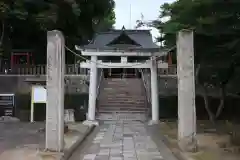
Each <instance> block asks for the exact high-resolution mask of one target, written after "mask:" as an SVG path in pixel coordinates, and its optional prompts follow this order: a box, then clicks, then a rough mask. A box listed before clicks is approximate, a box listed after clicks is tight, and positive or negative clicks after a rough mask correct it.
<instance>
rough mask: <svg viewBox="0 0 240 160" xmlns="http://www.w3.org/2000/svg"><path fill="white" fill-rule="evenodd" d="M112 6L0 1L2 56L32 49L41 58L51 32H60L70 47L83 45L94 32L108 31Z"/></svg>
mask: <svg viewBox="0 0 240 160" xmlns="http://www.w3.org/2000/svg"><path fill="white" fill-rule="evenodd" d="M114 6H115V3H114V1H113V0H101V1H99V0H1V1H0V20H1V21H0V23H1V25H0V29H1V30H0V31H1V32H0V33H1V39H0V42H1V43H0V45H1V47H2V48H4V51H5V52H9V50H10V49H12V48H15V49H16V48H17V49H35V50H37V51H39V53H38V56H40V58H41V54H43V52H46V48H45V47H46V32H47V31H48V30H52V29H58V30H61V31H62V32H63V33H64V35H65V38H66V43H67V45H68V46H70V47H72V46H73V45H75V44H82V43H87V42H88V40H89V39H91V38H92V36H93V34H94V33H95V32H97V31H102V30H106V29H109V28H112V26H113V24H114V23H115V13H114V10H113V9H114ZM41 52H42V53H41ZM42 59H44V56H42Z"/></svg>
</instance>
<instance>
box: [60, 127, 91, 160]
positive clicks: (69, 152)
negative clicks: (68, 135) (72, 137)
mask: <svg viewBox="0 0 240 160" xmlns="http://www.w3.org/2000/svg"><path fill="white" fill-rule="evenodd" d="M94 128H95V126H94V125H92V126H89V128H88V129H87V131H86V132H85V133H84V135H83V136H81V137H80V138H79V139H78V140H77V141H76V142H75V143H74V144H73V145H72V146H71V147H70V148H69V149H67V150H65V151H64V152H63V154H64V155H63V156H62V158H61V159H60V160H68V159H69V158H70V157H71V156H72V154H73V152H74V151H75V150H76V149H77V148H78V147H79V146H80V145H81V144H82V143H83V141H84V140H85V139H86V137H87V136H88V135H89V134H91V133H92V131H93V130H94Z"/></svg>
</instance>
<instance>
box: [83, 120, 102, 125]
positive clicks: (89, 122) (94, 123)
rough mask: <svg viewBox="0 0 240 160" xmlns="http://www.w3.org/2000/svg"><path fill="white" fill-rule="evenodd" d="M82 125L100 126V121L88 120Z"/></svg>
mask: <svg viewBox="0 0 240 160" xmlns="http://www.w3.org/2000/svg"><path fill="white" fill-rule="evenodd" d="M82 124H83V125H86V126H99V122H98V121H90V120H86V121H84V122H83V123H82Z"/></svg>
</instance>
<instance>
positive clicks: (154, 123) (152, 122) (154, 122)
mask: <svg viewBox="0 0 240 160" xmlns="http://www.w3.org/2000/svg"><path fill="white" fill-rule="evenodd" d="M159 123H160V121H159V120H157V121H155V120H150V121H149V122H148V125H149V126H153V125H157V124H159Z"/></svg>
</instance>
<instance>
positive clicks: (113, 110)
mask: <svg viewBox="0 0 240 160" xmlns="http://www.w3.org/2000/svg"><path fill="white" fill-rule="evenodd" d="M148 109H149V108H148V106H147V101H146V93H145V90H144V87H143V82H142V79H140V78H106V79H104V80H103V81H102V84H101V87H100V93H99V99H98V106H97V118H98V119H100V120H121V119H124V120H145V119H146V118H147V116H146V115H147V113H148Z"/></svg>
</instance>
